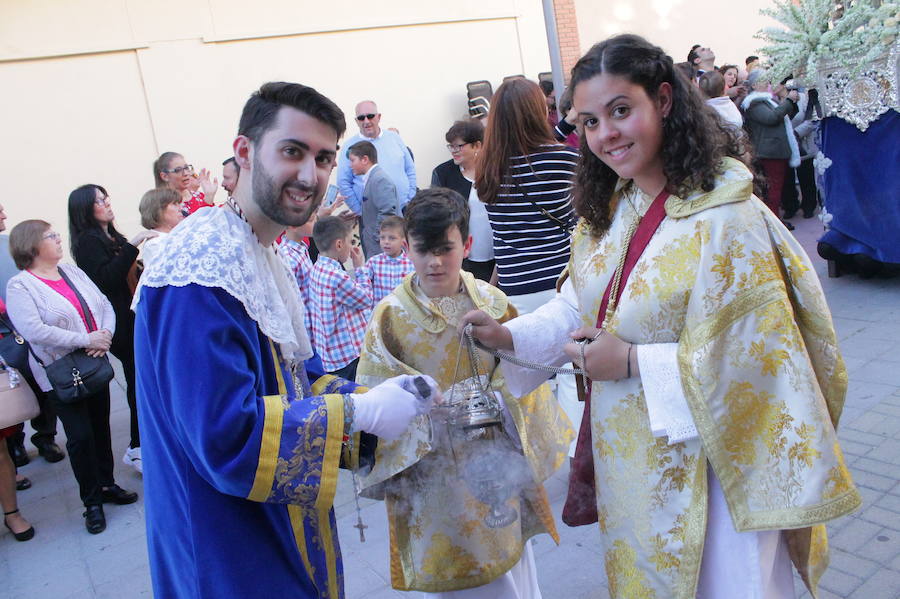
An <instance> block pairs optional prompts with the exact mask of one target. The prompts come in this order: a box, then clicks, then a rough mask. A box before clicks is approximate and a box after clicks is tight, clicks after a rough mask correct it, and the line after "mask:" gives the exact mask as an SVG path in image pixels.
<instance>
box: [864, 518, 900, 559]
mask: <svg viewBox="0 0 900 599" xmlns="http://www.w3.org/2000/svg"><path fill="white" fill-rule="evenodd" d="M856 554H857V555H858V556H859V557H861V558H863V559H868V560H872V561H876V562H878V563H880V564H882V565H887V564H889V563H890V562H891V559H893V557H894V556H896V555H900V532H897V531H896V530H891V529H890V528H884V527H882V528H881V530H879V531H878V532H877V533H875V535H874V536H873V537H872V538H871V539H869V540H868V541H867V542H866V543H864V544H863V545H862V546H861V547H859V548H858V549H857V551H856Z"/></svg>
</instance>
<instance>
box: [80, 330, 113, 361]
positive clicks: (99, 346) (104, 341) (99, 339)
mask: <svg viewBox="0 0 900 599" xmlns="http://www.w3.org/2000/svg"><path fill="white" fill-rule="evenodd" d="M112 338H113V336H112V333H110V332H109V331H107V330H106V329H99V330H97V331H91V332H90V333H88V344H87V345H86V346H85V348H84V350H85V353H86V354H87V355H89V356H90V357H92V358H100V357H102V356H103V355H104V354H106V352H108V351H109V348H110V346H111V345H112Z"/></svg>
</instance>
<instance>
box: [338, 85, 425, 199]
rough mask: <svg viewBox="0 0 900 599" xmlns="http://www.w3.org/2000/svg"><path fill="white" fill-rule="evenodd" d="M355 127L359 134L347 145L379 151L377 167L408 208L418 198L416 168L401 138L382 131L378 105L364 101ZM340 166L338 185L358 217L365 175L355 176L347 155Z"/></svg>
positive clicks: (384, 130) (392, 133) (346, 145)
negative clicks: (369, 145) (367, 145)
mask: <svg viewBox="0 0 900 599" xmlns="http://www.w3.org/2000/svg"><path fill="white" fill-rule="evenodd" d="M354 114H355V115H356V125H357V126H358V127H359V134H358V135H354V136H353V137H351V138H350V139H348V140H347V142H346V143H345V144H344V147H345V148H349V147H351V146H352V145H353V144H355V143H356V142H358V141H368V142H371V143H372V145H374V146H375V149H376V150H377V151H378V166H379V167H380V168H381V169H383V170H384V172H385V173H387V175H388V177H390V179H391V181H392V182H393V183H394V185H395V186H396V187H397V195H398V196H399V197H400V207H401V208H403V206H405V205H406V203H407V202H409V200H411V199H412V197H413V196H414V195H416V165H415V163H414V162H413V158H412V154H410V153H409V149H408V148H407V147H406V144H405V143H404V142H403V139H401V137H400V136H399V135H398V134H396V133H394V132H393V131H390V130H387V129H382V128H381V113H379V112H378V107H377V106H376V105H375V102H373V101H371V100H365V101H363V102H360V103H359V104H357V105H356V112H355V113H354ZM341 158H342V160H341V161H340V162H339V163H338V175H337V184H338V189H339V190H340V192H341V195H343V196H344V198H345V200H344V201H345V203H346V204H347V206H348V207H349V208H350V209H351V210H353V212H354V213H356V214H361V213H362V203H363V189H364V188H365V180H364V179H363V177H362V175H354V174H353V170H352V169H351V167H350V158H349V157H348V156H347V154H346V153H344V155H343V156H342V157H341Z"/></svg>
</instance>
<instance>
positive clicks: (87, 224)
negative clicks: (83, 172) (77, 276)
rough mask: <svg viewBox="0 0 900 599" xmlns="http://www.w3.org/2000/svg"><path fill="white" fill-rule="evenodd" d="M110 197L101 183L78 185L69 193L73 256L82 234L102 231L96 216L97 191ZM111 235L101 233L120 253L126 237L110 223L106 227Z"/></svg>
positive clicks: (70, 238) (70, 234)
mask: <svg viewBox="0 0 900 599" xmlns="http://www.w3.org/2000/svg"><path fill="white" fill-rule="evenodd" d="M98 190H99V191H100V193H102V194H103V197H108V196H109V194H108V193H106V190H105V189H104V188H103V187H101V186H100V185H96V184H94V183H88V184H87V185H82V186H81V187H77V188H76V189H74V190H73V191H72V193H70V194H69V247H70V249H71V250H72V257H75V256H76V252H77V250H78V244H79V242H81V236H82V234H84V233H86V232H88V231H100V230H101V229H100V223H98V222H97V219H96V218H94V204H95V202H96V200H97V191H98ZM106 232H107V233H109V237H107V236H106V235H101V237H102V238H103V239H104V240H106V241H107V242H108V243H109V245H110V246H112V248H113V251H114V252H116V253H118V250H119V249H120V248H121V246H122V244H123V243H125V238H124V237H123V236H122V234H121V233H119V232H118V231H117V230H116V227H115V226H114V225H113V224H112V223H109V225H108V226H107V227H106Z"/></svg>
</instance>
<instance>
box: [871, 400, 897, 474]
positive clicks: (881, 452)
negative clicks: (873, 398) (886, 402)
mask: <svg viewBox="0 0 900 599" xmlns="http://www.w3.org/2000/svg"><path fill="white" fill-rule="evenodd" d="M881 407H882V406H878V408H876V410H877V409H879V408H881ZM897 410H898V411H900V407H898V408H897ZM866 457H867V458H871V459H873V460H881V461H882V462H889V463H892V464H896V463H898V462H900V441H898V440H896V439H887V440H885V441H884V442H882V443H881V444H880V445H879V446H878V447H876V448H874V449H873V450H872V451H871V452H869V453H868V454H866ZM898 479H900V477H898Z"/></svg>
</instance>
